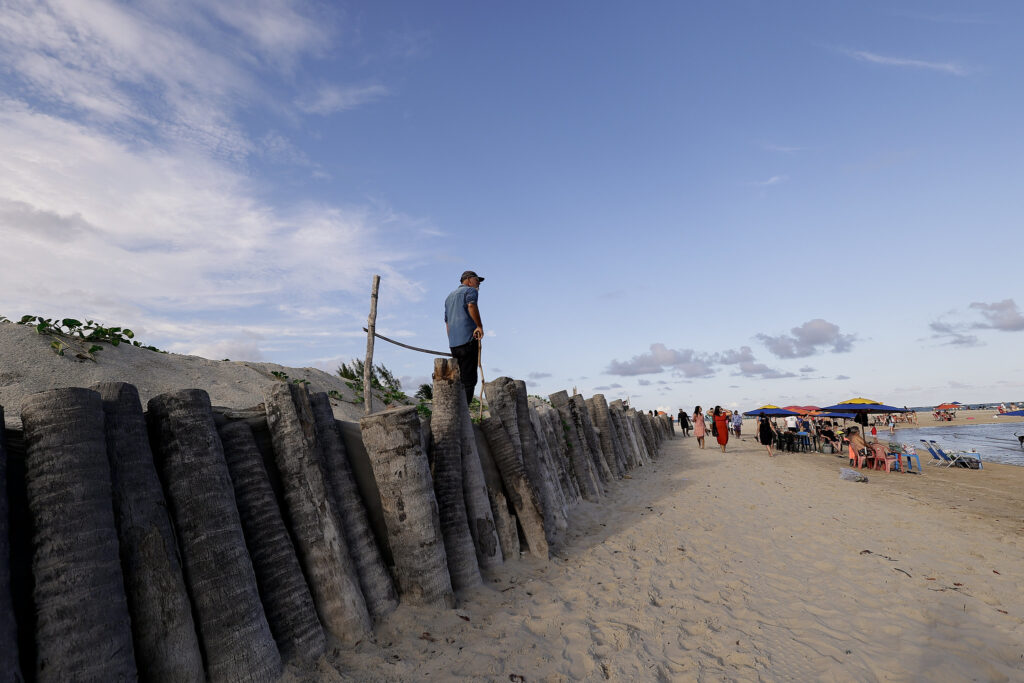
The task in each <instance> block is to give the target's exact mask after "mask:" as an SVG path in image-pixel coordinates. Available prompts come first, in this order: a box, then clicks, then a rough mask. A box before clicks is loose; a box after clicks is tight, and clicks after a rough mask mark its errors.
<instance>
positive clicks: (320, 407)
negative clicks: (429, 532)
mask: <svg viewBox="0 0 1024 683" xmlns="http://www.w3.org/2000/svg"><path fill="white" fill-rule="evenodd" d="M309 403H310V407H311V408H312V411H313V419H314V420H315V421H316V434H317V440H318V441H319V442H320V453H321V455H322V456H323V465H324V470H325V474H326V476H327V492H328V494H329V495H328V498H329V499H330V500H331V502H332V504H333V505H334V509H335V511H336V513H337V516H338V518H339V520H340V522H341V527H342V529H343V530H344V533H345V540H346V541H348V550H349V554H350V555H351V556H352V561H353V562H354V563H355V567H356V574H357V575H358V576H359V585H360V587H361V588H362V591H363V598H364V599H365V600H366V609H367V611H368V612H369V613H370V616H372V617H373V618H375V619H380V618H382V617H384V616H386V615H388V614H390V613H391V612H393V611H394V610H395V608H396V607H398V591H396V590H395V582H394V581H393V580H392V579H391V574H390V573H389V572H388V568H387V566H385V564H384V559H383V557H382V555H381V551H380V548H379V547H378V546H377V539H376V538H375V537H374V535H373V530H372V529H371V528H370V521H369V517H368V515H367V510H366V505H365V504H364V501H363V497H362V495H361V494H360V492H359V486H358V485H357V484H356V479H355V474H354V472H353V470H352V463H351V462H349V456H348V451H347V449H346V448H345V440H344V438H343V437H342V435H341V425H340V424H339V423H338V421H337V420H336V419H334V411H333V410H332V409H331V400H330V399H329V398H328V397H327V394H325V393H323V392H318V393H315V394H312V395H311V396H310V397H309Z"/></svg>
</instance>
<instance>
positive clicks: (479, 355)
mask: <svg viewBox="0 0 1024 683" xmlns="http://www.w3.org/2000/svg"><path fill="white" fill-rule="evenodd" d="M483 354H484V340H483V339H479V340H477V342H476V364H477V367H479V368H480V414H479V415H478V416H477V417H478V419H481V420H482V419H484V363H483V360H482V359H483Z"/></svg>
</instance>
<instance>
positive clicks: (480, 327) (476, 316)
mask: <svg viewBox="0 0 1024 683" xmlns="http://www.w3.org/2000/svg"><path fill="white" fill-rule="evenodd" d="M466 311H467V312H468V313H469V317H470V318H472V319H473V322H475V323H476V329H475V330H473V339H483V336H484V324H483V323H482V322H480V308H479V307H477V305H476V304H475V303H472V302H470V303H468V304H466Z"/></svg>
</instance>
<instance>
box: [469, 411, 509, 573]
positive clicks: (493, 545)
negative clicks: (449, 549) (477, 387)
mask: <svg viewBox="0 0 1024 683" xmlns="http://www.w3.org/2000/svg"><path fill="white" fill-rule="evenodd" d="M458 400H459V409H458V413H459V441H460V446H461V451H462V495H463V498H464V499H465V501H466V516H467V517H468V518H469V532H470V534H472V536H473V545H474V547H475V548H476V560H477V563H478V564H479V565H480V567H481V569H492V568H494V567H497V566H499V565H501V563H502V562H504V556H503V555H502V552H501V544H500V542H499V541H498V531H497V529H496V528H495V526H496V525H495V523H494V513H493V512H492V511H491V503H490V498H489V496H488V495H487V483H486V481H485V480H484V472H483V467H482V465H481V463H480V454H479V453H478V452H477V447H476V434H475V433H474V432H473V420H472V418H471V417H470V415H469V404H468V403H466V396H465V392H461V393H459V396H458Z"/></svg>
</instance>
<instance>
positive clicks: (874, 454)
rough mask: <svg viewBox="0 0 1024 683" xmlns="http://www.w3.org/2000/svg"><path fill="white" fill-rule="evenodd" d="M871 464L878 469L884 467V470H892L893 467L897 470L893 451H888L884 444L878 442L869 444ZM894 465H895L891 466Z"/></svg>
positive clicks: (897, 466)
mask: <svg viewBox="0 0 1024 683" xmlns="http://www.w3.org/2000/svg"><path fill="white" fill-rule="evenodd" d="M870 457H871V465H872V467H873V468H874V469H876V470H880V469H885V471H886V472H892V471H893V469H896V470H897V471H899V465H898V464H897V457H896V454H895V453H889V452H888V451H886V450H885V446H884V445H883V444H880V443H873V444H871V456H870ZM894 465H895V467H893V466H894Z"/></svg>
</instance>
